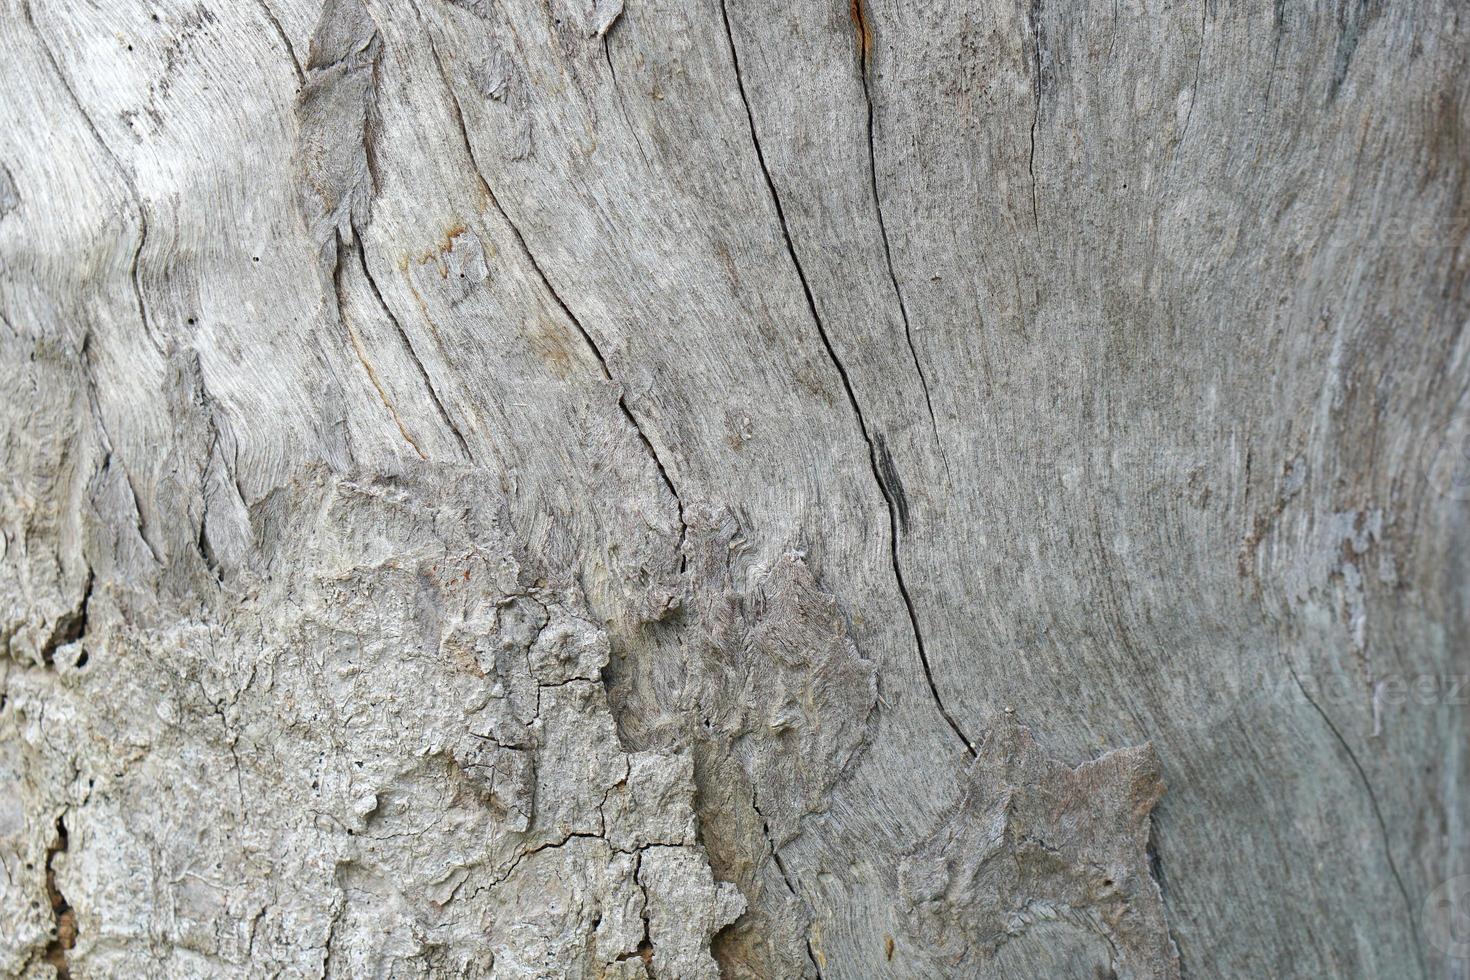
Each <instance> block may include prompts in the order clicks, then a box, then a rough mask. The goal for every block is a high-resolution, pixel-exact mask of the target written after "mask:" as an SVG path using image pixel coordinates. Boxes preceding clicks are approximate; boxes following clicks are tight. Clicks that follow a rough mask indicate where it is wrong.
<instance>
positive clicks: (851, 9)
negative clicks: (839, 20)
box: [847, 0, 873, 65]
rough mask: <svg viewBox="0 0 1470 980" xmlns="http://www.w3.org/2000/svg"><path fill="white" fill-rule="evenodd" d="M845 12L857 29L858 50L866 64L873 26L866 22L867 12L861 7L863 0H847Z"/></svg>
mask: <svg viewBox="0 0 1470 980" xmlns="http://www.w3.org/2000/svg"><path fill="white" fill-rule="evenodd" d="M847 14H848V16H849V17H851V18H852V26H853V28H854V29H855V30H856V31H857V37H858V51H859V53H861V54H862V57H863V63H864V65H866V64H867V61H868V56H869V55H870V54H872V53H873V28H872V25H871V24H869V23H868V12H867V11H866V10H864V9H863V0H849V2H848V5H847Z"/></svg>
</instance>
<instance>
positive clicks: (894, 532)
mask: <svg viewBox="0 0 1470 980" xmlns="http://www.w3.org/2000/svg"><path fill="white" fill-rule="evenodd" d="M720 16H721V17H722V18H723V19H724V23H725V40H726V41H727V43H728V44H729V46H730V60H731V64H732V67H733V68H734V71H735V86H736V89H737V90H738V91H739V93H740V101H741V103H742V104H743V105H744V106H745V118H746V121H747V122H748V123H749V124H750V141H751V143H752V145H753V146H754V147H755V157H756V161H757V162H758V163H759V164H760V170H761V176H762V177H764V178H765V182H766V190H767V191H768V192H769V193H770V195H771V203H772V204H773V205H774V206H775V210H776V220H777V222H778V224H779V225H780V228H781V236H782V238H783V239H784V240H785V243H786V254H787V255H789V256H790V257H791V264H792V266H793V267H794V268H795V270H796V278H797V279H798V280H799V281H800V283H801V291H802V294H803V295H804V296H805V297H806V305H807V309H808V310H809V311H810V312H811V315H812V322H813V323H814V324H816V328H817V335H818V336H819V337H820V338H821V340H822V346H823V347H824V348H825V349H826V351H827V356H828V358H830V359H831V361H832V365H833V367H835V368H836V369H837V375H838V377H839V378H841V380H842V388H843V390H844V391H845V392H846V393H847V400H848V403H849V404H851V405H852V410H853V414H854V415H855V416H856V417H857V424H858V431H859V432H861V433H862V436H863V441H864V442H865V443H867V446H868V465H869V467H870V468H871V470H872V472H873V480H874V482H875V483H877V484H878V491H879V493H881V494H882V495H883V502H884V503H885V504H886V505H887V507H888V544H889V548H888V554H889V558H890V560H891V562H892V565H893V577H894V580H895V581H896V582H897V584H898V594H899V596H900V598H902V599H903V604H904V609H905V610H906V611H907V613H908V619H909V626H910V628H911V629H912V630H913V634H914V645H915V646H916V647H917V648H918V651H919V663H920V665H921V666H922V667H923V668H924V679H925V680H926V681H927V682H928V684H929V693H930V695H931V696H932V697H933V699H934V706H935V707H936V708H938V709H939V714H940V716H941V717H942V718H943V719H944V720H945V722H946V723H947V724H948V725H949V727H950V730H951V731H953V732H954V734H955V736H956V737H957V738H958V739H959V740H960V741H961V742H962V743H964V746H965V750H966V751H967V752H968V753H969V754H970V757H971V758H974V757H975V755H976V749H975V742H974V740H973V739H971V738H970V737H969V736H968V735H966V734H965V732H964V730H963V729H961V728H960V726H959V723H958V722H956V721H955V719H954V716H953V715H951V714H950V712H949V709H948V708H946V707H945V705H944V699H943V698H942V697H940V695H939V688H938V686H937V685H936V684H935V683H934V671H933V669H932V668H931V667H930V665H929V654H928V652H927V651H926V650H925V649H924V634H923V632H922V630H920V628H919V617H918V613H917V612H916V610H915V608H914V601H913V598H912V597H911V596H910V595H909V590H908V585H907V584H906V583H905V582H904V577H903V569H902V567H901V566H900V564H899V560H898V506H897V504H896V503H895V502H894V498H893V493H892V491H891V490H890V489H889V487H888V485H887V484H886V483H885V482H884V480H883V475H882V473H881V472H879V467H878V455H877V450H876V449H875V448H874V445H873V437H872V436H871V435H870V434H869V432H868V424H867V422H866V420H864V418H863V409H862V406H861V405H860V404H859V403H858V399H857V393H856V392H855V391H854V390H853V387H852V380H851V379H850V378H849V377H848V375H847V368H846V367H844V366H843V364H842V359H841V358H840V357H838V356H837V351H836V350H835V349H834V348H833V346H832V340H831V338H830V337H828V336H827V328H826V327H824V326H823V325H822V317H821V315H820V314H818V313H817V304H816V300H815V299H814V298H813V297H812V288H811V285H810V284H809V283H808V282H807V278H806V270H805V269H803V268H802V265H801V260H800V259H799V258H797V256H796V246H795V244H794V243H793V242H792V240H791V229H790V227H789V225H788V224H787V222H786V212H785V211H784V210H783V209H782V207H781V195H780V194H778V193H777V192H776V185H775V183H774V181H773V180H772V179H771V171H770V168H769V167H768V166H767V165H766V157H765V153H764V152H763V151H762V150H761V144H760V137H759V136H758V135H757V134H756V128H755V113H754V112H753V111H752V110H751V108H750V99H749V97H747V95H746V93H745V81H744V79H743V78H742V77H741V74H740V55H739V53H738V52H737V51H736V49H735V34H734V31H733V30H732V29H731V27H730V12H729V10H728V9H727V8H726V3H725V0H720Z"/></svg>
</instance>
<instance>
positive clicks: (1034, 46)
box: [1026, 0, 1042, 231]
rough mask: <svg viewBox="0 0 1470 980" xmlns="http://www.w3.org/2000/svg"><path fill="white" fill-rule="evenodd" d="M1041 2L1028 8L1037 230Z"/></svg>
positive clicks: (1030, 166)
mask: <svg viewBox="0 0 1470 980" xmlns="http://www.w3.org/2000/svg"><path fill="white" fill-rule="evenodd" d="M1041 3H1042V0H1031V6H1030V7H1029V8H1028V10H1027V21H1028V22H1029V23H1030V26H1031V63H1032V72H1033V76H1032V79H1031V94H1032V100H1033V102H1032V106H1031V150H1030V154H1029V156H1028V157H1027V160H1026V172H1027V173H1028V174H1030V175H1031V223H1032V225H1033V226H1034V227H1035V229H1036V230H1037V231H1040V230H1041V209H1040V207H1039V206H1038V201H1037V197H1036V127H1037V125H1038V124H1039V123H1040V122H1041V44H1042V31H1041Z"/></svg>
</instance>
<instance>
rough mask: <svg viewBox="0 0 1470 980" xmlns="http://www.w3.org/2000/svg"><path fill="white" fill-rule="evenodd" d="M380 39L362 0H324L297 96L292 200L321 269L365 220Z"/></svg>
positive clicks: (372, 182)
mask: <svg viewBox="0 0 1470 980" xmlns="http://www.w3.org/2000/svg"><path fill="white" fill-rule="evenodd" d="M381 54H382V39H381V38H380V37H379V35H378V30H377V25H376V24H375V23H374V22H373V19H372V17H371V15H370V14H369V13H368V11H367V8H366V7H364V6H363V4H362V0H327V3H326V5H325V6H323V8H322V14H321V19H320V20H319V21H318V22H317V27H316V33H315V34H314V35H313V36H312V39H311V51H310V54H309V56H308V58H307V62H306V78H307V80H306V85H305V86H304V87H303V88H302V90H301V94H300V95H299V96H298V98H297V103H296V116H297V122H298V125H299V128H298V133H297V139H296V153H295V158H294V161H293V162H294V165H295V168H296V182H297V190H296V197H297V203H298V205H299V207H300V208H301V212H302V215H303V217H304V218H305V220H306V224H307V228H308V229H309V230H310V232H311V238H312V241H313V242H314V243H315V244H316V246H317V248H318V249H319V250H320V251H321V255H322V257H323V259H324V261H325V263H326V265H327V267H330V266H331V265H332V264H333V260H334V256H335V254H336V251H335V250H336V249H337V247H338V243H339V242H340V243H342V244H347V243H350V242H351V241H352V237H353V229H355V228H362V227H363V226H364V225H365V224H366V223H367V218H368V213H369V211H370V209H371V207H372V199H373V195H374V194H375V192H376V187H377V176H376V173H375V164H374V157H373V154H374V151H373V141H374V140H375V139H376V138H377V137H376V134H377V130H378V128H379V126H378V121H377V114H378V109H377V98H378V96H377V90H378V59H379V58H380V56H381Z"/></svg>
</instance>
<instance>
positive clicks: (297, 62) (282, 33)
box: [255, 0, 306, 87]
mask: <svg viewBox="0 0 1470 980" xmlns="http://www.w3.org/2000/svg"><path fill="white" fill-rule="evenodd" d="M255 2H256V3H257V4H259V6H260V10H261V13H263V14H265V19H266V20H268V21H270V25H271V27H272V29H274V30H275V32H276V37H277V38H279V39H280V41H281V47H282V48H284V49H285V51H286V57H287V58H289V59H290V60H291V66H292V67H293V68H295V69H296V80H297V81H298V82H300V83H301V85H302V86H303V87H305V85H306V69H304V68H302V67H301V59H300V58H298V57H296V49H295V48H293V47H292V46H291V39H290V38H289V37H287V36H286V29H285V28H284V27H282V26H281V21H280V19H279V18H277V17H276V12H275V11H274V10H272V9H271V7H270V4H268V3H266V0H255Z"/></svg>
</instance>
